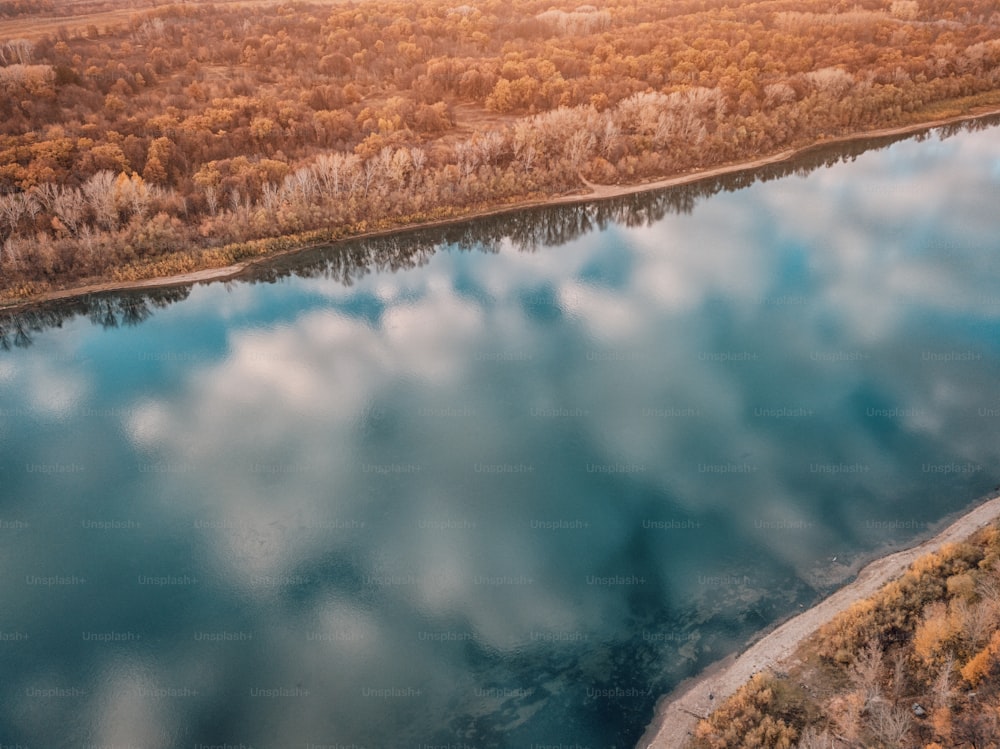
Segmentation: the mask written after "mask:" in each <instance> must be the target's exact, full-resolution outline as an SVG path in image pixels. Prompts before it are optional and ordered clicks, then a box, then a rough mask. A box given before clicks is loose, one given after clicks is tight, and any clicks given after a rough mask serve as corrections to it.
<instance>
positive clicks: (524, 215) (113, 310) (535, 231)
mask: <svg viewBox="0 0 1000 749" xmlns="http://www.w3.org/2000/svg"><path fill="white" fill-rule="evenodd" d="M997 125H1000V115H992V116H988V117H980V118H977V119H972V120H966V121H964V122H956V123H953V124H950V125H945V126H941V127H936V128H928V129H927V130H922V131H919V132H917V133H906V134H901V135H891V136H883V137H878V138H863V139H858V140H853V141H847V142H840V143H833V144H829V145H818V146H814V147H812V148H809V149H807V150H805V151H803V152H802V153H801V154H799V155H798V156H796V157H795V158H794V159H791V160H788V161H784V162H781V163H777V164H770V165H767V166H763V167H756V168H752V169H745V170H741V171H737V172H731V173H729V174H724V175H718V176H715V177H710V178H706V179H702V180H698V181H696V182H691V183H689V184H684V185H678V186H675V187H669V188H665V189H660V190H650V191H647V192H637V193H633V194H630V195H623V196H620V197H616V198H611V199H606V200H599V201H595V202H590V203H586V202H585V203H577V204H572V205H559V206H550V207H544V206H543V207H537V208H527V209H515V210H512V211H510V212H507V213H500V214H496V215H492V216H485V217H481V218H474V219H469V220H467V221H461V222H456V223H452V224H447V225H443V226H435V227H429V228H422V229H412V230H401V231H399V232H396V233H393V234H391V235H387V236H381V237H368V238H363V239H356V240H349V241H346V242H343V243H339V244H337V245H333V246H324V247H319V248H311V249H306V250H302V251H300V252H295V253H291V254H288V255H284V256H281V257H277V258H274V259H273V260H268V261H265V262H263V263H261V264H258V265H255V266H253V267H252V268H250V269H248V270H247V271H246V272H245V273H244V274H242V275H241V276H239V277H238V280H239V281H242V282H244V283H251V284H252V283H276V282H277V281H279V280H281V279H284V278H288V277H290V276H297V277H300V278H327V279H331V280H334V281H336V282H338V283H341V284H343V285H345V286H351V285H352V284H354V283H355V282H356V281H358V280H359V279H361V278H363V277H364V276H366V275H368V274H369V273H372V272H396V271H400V270H407V269H411V268H417V267H420V266H422V265H425V264H426V263H427V262H429V261H430V259H431V257H433V256H434V254H435V253H436V252H437V251H438V250H439V249H440V248H441V247H445V246H447V247H452V248H455V249H459V250H462V251H471V250H479V251H480V252H485V253H497V252H499V251H500V248H501V247H502V245H503V243H504V242H507V243H509V244H510V245H511V246H513V247H514V248H515V249H517V250H518V251H520V252H537V251H538V250H539V249H541V248H544V247H554V246H559V245H562V244H566V243H568V242H571V241H573V240H575V239H578V238H579V237H582V236H584V235H586V234H589V233H590V232H592V231H595V230H604V229H606V228H607V227H608V226H610V225H612V224H617V225H619V226H625V227H639V226H651V225H653V224H655V223H657V222H658V221H660V220H662V219H663V218H664V217H665V216H667V215H670V214H677V215H679V214H689V213H692V212H693V211H694V209H695V207H696V206H697V204H698V202H699V201H701V200H705V199H707V198H711V197H712V196H714V195H717V194H719V193H722V192H736V191H737V190H742V189H744V188H747V187H750V186H751V185H753V184H755V183H757V182H769V181H772V180H776V179H782V178H784V177H789V176H792V175H797V176H805V175H808V174H810V173H811V172H814V171H817V170H819V169H823V168H826V167H831V166H835V165H837V164H840V163H848V162H852V161H854V160H856V159H857V158H858V156H860V155H862V154H864V153H868V152H872V151H880V150H883V149H886V148H888V147H889V146H891V145H893V144H895V143H898V142H900V141H904V140H910V139H913V140H916V141H918V142H919V141H923V140H926V139H928V138H930V137H933V136H936V137H938V138H939V139H941V140H945V139H947V138H950V137H953V136H955V135H958V134H960V133H963V132H976V131H981V130H986V129H989V128H991V127H995V126H997ZM191 288H192V286H191V285H188V286H172V287H167V288H158V289H151V290H142V291H138V290H136V291H125V292H121V291H119V292H107V293H101V294H90V295H87V296H83V297H78V298H75V299H71V300H60V301H56V302H46V303H41V304H38V305H34V306H31V307H28V308H26V309H19V310H17V311H12V312H0V350H3V351H10V350H11V349H12V348H27V347H29V346H31V344H32V342H33V338H32V336H33V335H34V334H37V333H41V332H43V331H45V330H47V329H49V328H58V327H61V326H62V324H63V323H64V322H66V321H68V320H70V319H73V318H76V317H88V318H89V319H90V321H91V322H92V323H93V324H94V325H100V326H101V327H103V328H117V327H122V326H134V325H138V324H139V323H141V322H144V321H145V320H147V319H149V318H150V317H151V316H152V315H153V314H154V312H155V311H156V310H157V309H163V308H165V307H167V306H169V305H171V304H173V303H174V302H180V301H183V300H184V299H186V298H187V297H188V296H189V294H190V292H191Z"/></svg>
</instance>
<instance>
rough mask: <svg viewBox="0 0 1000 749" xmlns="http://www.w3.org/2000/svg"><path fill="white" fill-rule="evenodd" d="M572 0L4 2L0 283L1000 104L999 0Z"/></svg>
mask: <svg viewBox="0 0 1000 749" xmlns="http://www.w3.org/2000/svg"><path fill="white" fill-rule="evenodd" d="M577 2H579V0H574V2H561V0H555V2H553V0H507V1H504V2H500V1H499V0H476V1H475V2H470V3H468V4H461V3H459V2H458V0H426V1H424V2H420V3H414V2H410V1H409V0H365V1H363V2H342V3H329V2H314V3H310V2H286V3H276V4H268V3H258V2H232V3H222V2H220V3H216V4H211V3H192V2H187V3H176V4H160V5H158V6H156V7H153V5H152V4H149V5H148V6H138V7H130V8H129V9H124V8H122V7H115V6H114V5H113V4H112V5H109V6H108V7H107V8H103V9H101V8H81V10H80V11H79V15H78V17H76V18H71V19H66V18H65V17H64V18H55V16H54V14H55V13H56V12H57V11H56V9H55V8H54V7H53V4H52V3H44V2H42V3H38V2H30V3H27V2H20V0H13V1H6V2H0V91H2V94H0V297H2V298H4V299H7V300H13V299H18V298H28V297H31V296H34V295H38V294H40V293H42V292H45V291H46V290H50V289H56V288H62V287H67V286H74V285H78V284H80V283H82V282H86V281H92V280H100V279H110V280H117V281H128V280H133V279H138V278H148V277H156V276H164V275H170V274H175V273H180V272H185V271H191V270H195V269H199V268H210V267H222V266H227V265H230V264H232V263H234V262H238V261H240V260H244V259H247V258H252V257H255V256H258V255H262V254H266V253H268V252H272V251H274V250H276V249H283V248H288V247H293V246H301V245H304V244H309V243H316V242H326V241H331V240H335V239H338V238H340V237H345V236H353V235H358V234H363V233H365V232H370V231H373V230H385V229H390V228H394V227H399V226H404V225H410V224H416V223H424V222H429V221H435V220H442V219H448V218H454V217H460V216H468V215H474V214H475V213H477V212H481V211H483V210H487V209H490V208H494V207H498V206H504V205H510V204H517V203H521V202H526V201H540V200H544V199H545V198H547V197H550V196H554V195H560V194H566V193H572V192H575V191H582V190H584V189H586V185H585V180H586V181H588V182H591V183H597V184H623V183H629V184H631V183H640V182H643V181H646V180H650V179H653V178H656V177H663V176H669V175H675V174H681V173H685V172H689V171H693V170H700V169H706V168H709V167H712V166H717V165H722V164H727V163H733V162H740V161H744V160H748V159H751V158H753V157H756V156H761V155H767V154H773V153H776V152H779V151H783V150H786V149H789V148H796V147H802V146H805V145H808V144H811V143H814V142H817V141H821V140H823V139H829V138H833V137H842V136H845V135H850V134H853V133H862V132H865V131H868V130H872V129H876V128H884V127H892V126H897V125H904V124H910V123H915V122H925V121H927V122H930V121H933V120H936V119H940V118H944V117H951V116H956V115H960V114H965V113H969V112H979V111H986V110H988V109H991V108H993V109H995V108H997V107H1000V11H998V10H997V6H996V4H995V2H994V1H993V0H845V1H842V2H827V1H826V0H824V1H823V2H820V1H819V0H760V1H759V2H743V3H733V2H730V1H728V0H674V1H672V2H669V3H664V2H661V0H607V1H606V2H601V3H600V4H599V5H578V4H577ZM98 10H104V11H117V12H116V13H108V12H97V11H98ZM62 12H63V13H65V10H63V11H62ZM88 14H91V15H92V18H88Z"/></svg>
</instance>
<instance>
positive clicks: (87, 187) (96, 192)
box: [83, 169, 118, 229]
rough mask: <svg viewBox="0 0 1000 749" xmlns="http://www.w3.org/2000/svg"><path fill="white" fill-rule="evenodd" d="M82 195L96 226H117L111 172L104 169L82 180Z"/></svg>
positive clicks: (107, 227) (110, 227)
mask: <svg viewBox="0 0 1000 749" xmlns="http://www.w3.org/2000/svg"><path fill="white" fill-rule="evenodd" d="M83 196H84V198H85V199H86V201H87V206H88V207H89V208H90V211H91V213H93V214H94V220H95V221H97V224H98V226H100V227H102V228H104V229H117V228H118V206H117V204H116V201H115V175H114V173H113V172H110V171H108V170H106V169H105V170H103V171H100V172H98V173H97V174H95V175H93V176H92V177H91V178H90V179H88V180H87V181H86V182H84V183H83Z"/></svg>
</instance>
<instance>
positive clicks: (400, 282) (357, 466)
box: [0, 125, 1000, 749]
mask: <svg viewBox="0 0 1000 749" xmlns="http://www.w3.org/2000/svg"><path fill="white" fill-rule="evenodd" d="M998 203H1000V129H997V128H996V127H995V125H991V126H989V127H975V128H971V129H967V128H952V129H949V130H948V131H947V132H943V131H936V132H933V133H930V134H925V135H923V136H920V137H916V138H913V137H910V138H901V139H887V140H881V141H872V142H864V143H856V144H852V145H849V146H836V147H828V148H825V149H818V150H814V151H812V152H810V153H808V154H806V155H804V156H803V157H802V158H800V159H799V160H797V161H796V162H795V163H794V164H791V165H784V166H780V167H772V168H769V169H767V170H762V171H758V172H748V173H743V174H739V175H734V176H730V177H727V178H724V179H719V180H715V181H711V182H707V183H700V184H698V185H695V186H688V187H685V188H677V189H674V190H667V191H661V192H656V193H649V194H645V195H637V196H630V197H628V198H622V199H618V200H614V201H609V202H605V203H599V204H588V205H581V206H564V207H559V208H553V209H536V210H530V211H521V212H517V213H512V214H509V215H506V216H502V217H493V218H489V219H483V220H481V221H476V222H469V223H467V224H461V225H455V226H451V227H446V228H438V229H434V230H426V231H420V232H411V233H409V234H404V235H398V236H396V237H391V238H382V239H372V240H367V241H361V242H355V243H351V244H348V245H344V246H341V247H337V248H324V249H318V250H313V251H309V252H305V253H301V254H298V255H295V256H289V257H285V258H282V259H281V260H280V261H277V262H275V263H274V264H273V265H271V266H269V267H267V268H264V269H260V270H257V271H254V273H253V274H249V275H247V277H245V278H242V279H239V280H236V281H233V282H229V283H214V284H210V285H201V286H197V287H194V288H190V287H188V288H176V289H167V290H160V291H155V292H147V293H145V294H138V293H134V294H122V295H105V296H95V297H90V298H87V299H83V300H77V301H75V302H71V303H66V304H62V305H55V306H50V307H46V308H41V309H36V310H32V311H30V312H28V313H24V314H22V315H20V316H17V317H8V318H5V319H4V320H2V321H0V330H2V332H0V345H2V346H3V348H4V350H2V351H0V601H2V604H0V674H2V678H0V744H3V745H12V744H18V743H20V744H21V745H26V746H32V747H34V746H39V747H41V746H45V747H53V748H58V747H79V748H81V749H82V748H83V747H87V746H103V747H112V746H114V747H126V746H127V747H143V748H144V749H150V748H155V747H183V746H189V747H198V746H199V745H219V744H222V745H231V746H253V747H256V748H257V749H267V748H270V747H274V748H275V749H278V748H280V747H303V746H304V747H310V746H311V747H313V748H314V749H319V747H338V748H341V749H343V748H345V747H362V746H363V747H401V748H402V747H410V748H412V749H429V747H440V746H447V747H449V748H450V749H457V748H458V747H532V746H534V747H539V748H540V747H542V746H545V745H552V744H557V745H559V744H561V745H566V746H580V747H591V748H592V749H597V748H598V747H601V748H605V749H606V748H609V747H618V748H623V747H629V746H632V745H633V744H634V743H635V741H636V740H637V739H638V737H639V736H640V735H641V734H642V732H643V729H644V727H645V725H646V723H647V722H648V721H649V719H650V718H651V716H652V710H653V705H654V703H655V701H656V698H657V697H658V696H659V695H660V694H661V693H663V692H665V691H667V690H669V689H670V688H671V687H672V686H673V685H675V684H676V683H677V682H678V681H679V680H681V679H682V678H684V677H686V676H689V675H692V674H693V673H695V672H697V671H698V670H699V669H700V668H702V667H703V666H705V665H706V664H708V663H710V662H712V661H713V660H715V659H717V658H719V657H721V656H723V655H725V654H726V653H729V652H732V651H733V650H735V649H738V648H739V647H740V646H741V645H742V644H743V643H745V642H746V640H747V639H748V638H749V637H751V636H752V635H753V634H754V633H755V632H757V631H759V630H760V629H762V628H765V627H767V626H768V625H770V624H773V623H774V622H775V621H777V620H779V619H781V618H782V617H784V616H787V615H789V614H790V613H793V612H795V611H797V610H799V607H801V606H808V605H809V604H810V603H812V602H814V601H816V600H817V599H818V598H819V597H820V596H821V595H823V594H824V593H827V592H829V591H830V590H831V589H832V588H833V587H834V586H836V585H837V584H838V583H840V582H842V581H843V580H844V579H845V577H847V576H848V575H849V574H850V573H851V570H852V568H854V566H855V565H856V564H857V563H858V562H859V561H860V560H862V559H864V558H867V557H870V556H871V555H873V554H876V553H880V552H882V551H884V550H886V549H887V548H890V547H892V546H893V545H901V544H905V543H909V542H911V541H912V540H913V539H915V538H918V537H920V536H925V535H928V534H930V533H931V532H932V531H933V530H934V529H935V528H936V527H937V526H938V525H939V524H940V523H941V521H942V520H943V519H944V518H945V517H947V516H949V515H950V514H953V513H955V512H958V511H960V510H962V509H963V508H966V507H967V506H968V505H969V504H970V503H971V502H973V501H974V500H975V499H976V498H977V497H979V496H982V495H983V494H984V493H986V492H987V491H990V490H991V489H992V488H993V487H994V486H995V485H996V484H997V483H998V482H1000V461H998V452H1000V439H998V438H1000V386H998V383H1000V218H998V211H997V206H998Z"/></svg>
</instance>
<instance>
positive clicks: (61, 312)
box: [0, 286, 191, 351]
mask: <svg viewBox="0 0 1000 749" xmlns="http://www.w3.org/2000/svg"><path fill="white" fill-rule="evenodd" d="M190 294H191V287H190V286H171V287H167V288H161V289H149V290H144V291H128V292H117V293H109V294H93V295H88V296H85V297H79V298H76V299H69V300H65V301H59V302H52V303H50V304H44V305H39V306H38V307H31V308H29V309H26V310H21V311H19V312H16V313H7V314H0V349H2V350H4V351H9V350H10V349H11V347H17V348H27V347H28V346H30V345H31V344H32V342H33V340H32V334H34V333H40V332H42V331H44V330H48V329H49V328H61V327H62V324H63V323H64V322H66V321H67V320H71V319H73V318H74V317H88V318H90V321H91V322H92V323H93V324H94V325H100V326H101V327H103V328H118V327H122V326H125V327H131V326H133V325H138V324H139V323H141V322H143V321H145V320H148V319H149V318H150V317H152V316H153V312H154V311H155V310H156V309H163V308H165V307H168V306H170V305H171V304H173V303H174V302H180V301H183V300H184V299H187V298H188V296H189V295H190Z"/></svg>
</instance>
